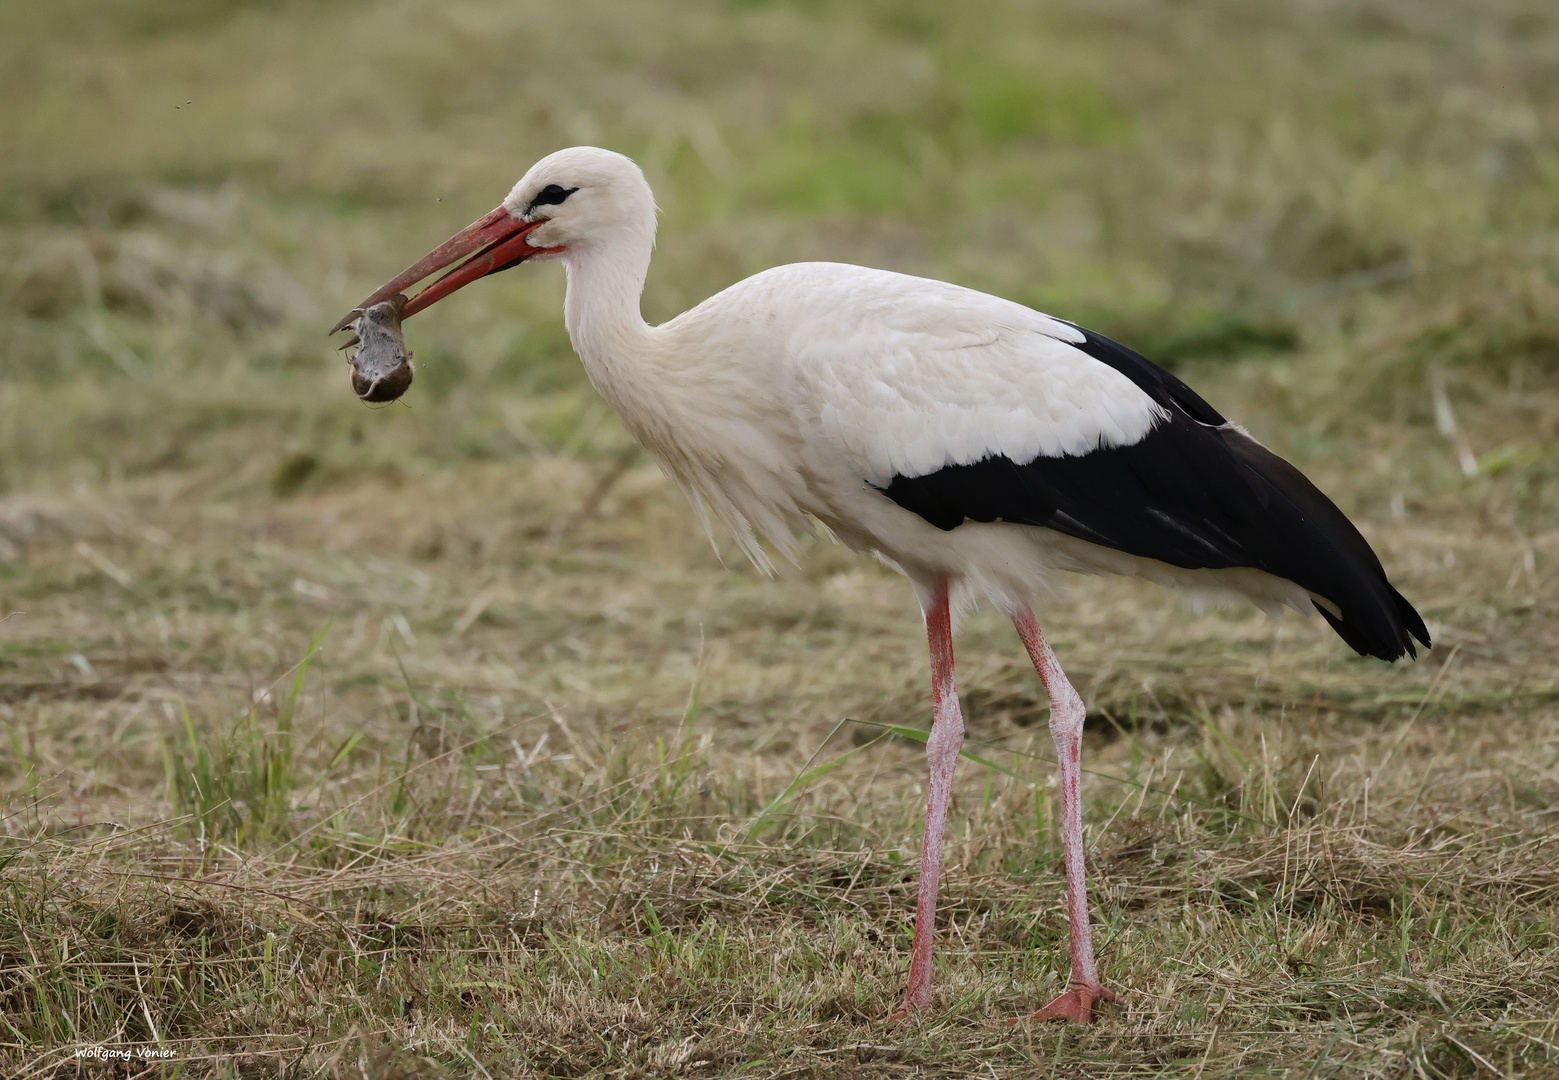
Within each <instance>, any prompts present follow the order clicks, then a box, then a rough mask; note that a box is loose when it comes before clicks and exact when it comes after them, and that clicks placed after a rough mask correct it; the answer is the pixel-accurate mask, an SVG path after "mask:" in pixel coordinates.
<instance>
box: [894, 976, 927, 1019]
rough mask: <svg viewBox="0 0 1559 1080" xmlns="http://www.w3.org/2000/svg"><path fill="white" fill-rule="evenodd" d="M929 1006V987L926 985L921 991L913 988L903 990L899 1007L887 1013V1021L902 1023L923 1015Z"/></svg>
mask: <svg viewBox="0 0 1559 1080" xmlns="http://www.w3.org/2000/svg"><path fill="white" fill-rule="evenodd" d="M930 1007H931V987H930V986H929V985H928V986H926V987H925V988H924V990H923V991H922V992H921V993H918V994H917V993H916V992H915V991H914V990H913V989H910V990H906V991H905V992H904V998H903V1000H902V1001H900V1002H899V1007H898V1008H897V1009H895V1010H894V1011H893V1012H892V1014H891V1015H889V1017H888V1020H887V1022H888V1023H890V1024H902V1023H905V1022H907V1021H910V1020H914V1019H916V1018H917V1017H919V1016H921V1015H923V1014H924V1013H925V1012H926V1010H928V1009H929V1008H930Z"/></svg>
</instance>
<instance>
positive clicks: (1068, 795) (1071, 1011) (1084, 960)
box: [1011, 606, 1115, 1024]
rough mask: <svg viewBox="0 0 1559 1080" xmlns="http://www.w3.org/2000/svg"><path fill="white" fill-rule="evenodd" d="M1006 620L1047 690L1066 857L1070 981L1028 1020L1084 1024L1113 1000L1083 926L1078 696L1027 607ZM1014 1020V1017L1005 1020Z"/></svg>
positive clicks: (1085, 906)
mask: <svg viewBox="0 0 1559 1080" xmlns="http://www.w3.org/2000/svg"><path fill="white" fill-rule="evenodd" d="M1012 625H1013V626H1015V627H1016V628H1017V631H1018V636H1019V637H1021V638H1022V639H1023V646H1024V648H1026V649H1028V654H1029V659H1030V660H1032V661H1034V670H1035V671H1037V672H1039V679H1040V681H1041V682H1043V683H1044V684H1045V692H1046V693H1047V694H1049V695H1050V734H1051V737H1052V738H1054V739H1055V743H1056V759H1057V761H1058V762H1059V764H1060V768H1059V770H1058V771H1059V772H1060V779H1061V848H1062V851H1063V852H1064V854H1065V860H1066V917H1067V922H1068V923H1070V924H1071V933H1070V936H1071V941H1072V980H1071V984H1070V985H1069V986H1068V987H1067V990H1066V993H1064V994H1062V995H1061V996H1060V997H1058V998H1056V999H1055V1000H1054V1001H1052V1002H1051V1003H1050V1004H1049V1005H1046V1006H1045V1007H1044V1008H1043V1009H1040V1010H1039V1011H1038V1012H1036V1013H1034V1015H1033V1016H1031V1017H1029V1018H1028V1019H1031V1020H1073V1021H1076V1022H1077V1023H1079V1024H1086V1023H1087V1022H1088V1020H1089V1016H1090V1013H1091V1012H1092V1010H1093V1004H1094V1001H1095V1000H1098V999H1103V1000H1105V1001H1114V1000H1115V995H1114V994H1112V993H1110V992H1109V991H1108V990H1106V989H1105V988H1104V987H1103V986H1102V985H1100V983H1099V969H1098V968H1097V967H1095V966H1094V960H1093V934H1092V933H1091V932H1090V931H1089V928H1088V883H1087V880H1086V877H1085V874H1086V871H1085V868H1084V865H1083V805H1082V796H1081V794H1080V792H1079V787H1080V784H1081V782H1082V749H1083V716H1084V709H1083V699H1082V698H1080V697H1078V696H1077V691H1076V690H1073V689H1072V684H1071V683H1069V682H1067V679H1066V675H1065V673H1063V672H1062V670H1061V665H1060V663H1058V662H1057V660H1056V654H1055V653H1053V652H1052V651H1051V650H1050V646H1049V644H1048V643H1046V641H1045V635H1044V634H1042V633H1041V632H1040V629H1039V623H1037V622H1035V621H1034V613H1033V612H1032V611H1030V610H1029V609H1028V607H1027V606H1024V607H1021V608H1019V609H1018V610H1017V611H1016V612H1014V613H1013V616H1012ZM1011 1022H1012V1023H1014V1024H1015V1023H1017V1020H1013V1021H1011Z"/></svg>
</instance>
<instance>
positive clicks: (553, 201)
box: [526, 184, 579, 213]
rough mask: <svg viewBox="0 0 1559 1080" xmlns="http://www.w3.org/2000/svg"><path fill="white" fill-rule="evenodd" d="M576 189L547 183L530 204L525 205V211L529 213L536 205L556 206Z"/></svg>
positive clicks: (576, 189)
mask: <svg viewBox="0 0 1559 1080" xmlns="http://www.w3.org/2000/svg"><path fill="white" fill-rule="evenodd" d="M578 190H579V189H578V188H577V187H571V188H565V187H559V186H558V185H557V184H548V185H547V186H546V187H544V188H542V189H541V191H539V192H538V193H537V194H536V197H535V198H534V199H532V200H531V201H530V206H528V207H526V212H527V213H529V212H530V211H532V210H534V209H536V207H538V206H556V205H557V204H558V203H560V202H562V201H563V200H564V199H566V198H568V197H569V196H570V195H572V194H573V193H574V192H576V191H578Z"/></svg>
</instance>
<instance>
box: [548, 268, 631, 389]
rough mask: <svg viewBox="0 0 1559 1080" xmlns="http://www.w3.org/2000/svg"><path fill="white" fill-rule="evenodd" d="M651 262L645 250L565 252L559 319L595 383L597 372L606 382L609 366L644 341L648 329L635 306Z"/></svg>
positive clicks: (616, 364) (625, 358) (628, 358)
mask: <svg viewBox="0 0 1559 1080" xmlns="http://www.w3.org/2000/svg"><path fill="white" fill-rule="evenodd" d="M614 256H615V257H614ZM649 265H650V253H649V251H648V250H645V251H642V252H639V251H624V250H619V251H611V250H605V251H603V250H600V249H595V250H588V251H580V252H573V251H570V252H568V253H567V254H565V255H564V256H563V266H564V269H565V270H566V271H567V274H568V293H567V296H566V297H565V298H564V301H563V322H564V325H565V326H567V328H568V337H569V340H570V341H571V342H572V343H573V345H574V351H575V352H577V353H578V354H579V358H580V359H581V360H583V361H584V363H585V368H586V370H587V371H588V372H589V373H590V376H591V378H592V380H594V381H596V382H597V385H598V386H599V385H600V378H599V376H606V377H607V379H608V380H610V379H611V376H612V374H613V369H616V368H618V367H619V366H620V365H621V364H622V363H623V362H624V361H631V359H632V358H633V357H634V356H635V354H637V353H638V352H640V351H642V350H643V349H644V348H645V347H646V346H647V345H648V341H649V335H650V327H649V324H648V323H646V322H645V321H644V316H643V314H642V313H641V312H640V310H639V298H640V296H641V295H642V294H643V292H644V278H645V276H646V275H647V274H648V273H649Z"/></svg>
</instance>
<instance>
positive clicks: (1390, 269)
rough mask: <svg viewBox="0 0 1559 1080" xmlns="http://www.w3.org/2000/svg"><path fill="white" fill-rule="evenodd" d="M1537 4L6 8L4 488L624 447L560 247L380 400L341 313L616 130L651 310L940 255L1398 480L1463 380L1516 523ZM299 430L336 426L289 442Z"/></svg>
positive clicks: (1483, 468)
mask: <svg viewBox="0 0 1559 1080" xmlns="http://www.w3.org/2000/svg"><path fill="white" fill-rule="evenodd" d="M1551 16H1552V12H1551V9H1550V8H1549V6H1548V5H1545V4H1542V3H1537V2H1532V3H1526V2H1522V0H1494V2H1476V3H1475V2H1471V0H1467V2H1461V0H1440V2H1436V3H1400V2H1396V0H1366V2H1362V3H1353V2H1349V3H1342V2H1338V3H1330V2H1326V0H1304V2H1299V0H1294V2H1288V0H1285V2H1281V3H1272V4H1262V5H1250V4H1241V3H1218V2H1196V3H1153V2H1146V0H1143V2H1133V0H1101V2H1090V3H1083V2H1076V3H1066V2H1061V3H1043V4H1041V3H977V4H972V5H959V6H958V7H957V8H954V7H951V6H949V5H945V4H934V3H919V2H915V0H909V2H891V3H890V2H883V3H873V2H869V0H868V2H856V3H843V2H841V3H828V2H826V0H806V2H796V3H778V2H775V3H767V2H759V0H751V2H748V0H728V2H722V3H703V2H695V3H678V4H663V5H658V4H653V3H591V2H584V3H570V4H567V5H561V4H552V5H544V4H529V3H498V2H493V3H481V2H467V0H453V2H449V3H440V4H417V3H405V4H398V3H394V2H385V3H377V2H376V3H368V2H344V0H342V2H333V3H302V2H298V3H293V2H288V0H155V2H153V0H108V2H97V0H93V2H87V0H82V2H76V0H57V2H53V3H49V4H17V5H7V6H6V9H5V10H4V12H0V50H3V57H0V80H3V84H0V85H3V94H4V98H5V102H6V108H5V110H4V115H3V116H0V147H3V150H4V153H3V161H0V250H3V256H0V258H3V267H4V269H3V277H0V362H3V364H4V367H3V370H0V374H3V379H4V384H3V390H0V393H3V394H4V395H5V396H4V399H3V407H0V484H3V485H4V486H5V488H6V489H7V490H12V491H15V490H26V489H36V488H39V487H41V486H46V485H52V486H55V487H58V486H60V485H66V486H68V485H69V484H70V483H73V482H75V481H77V480H82V481H86V482H89V483H97V482H102V481H107V480H110V479H112V478H116V477H123V478H125V479H130V478H135V477H142V476H145V475H147V474H148V473H151V472H157V471H161V470H169V469H189V468H192V467H199V466H209V465H213V464H216V463H218V462H220V463H221V464H222V465H223V467H224V471H226V472H227V473H228V476H227V481H228V483H229V485H230V486H231V490H233V491H234V492H235V493H236V492H237V491H239V490H240V489H242V490H246V491H247V490H256V489H260V488H264V487H265V486H266V485H267V484H270V485H271V487H272V488H276V487H281V488H288V489H291V488H295V487H296V488H299V489H303V488H307V487H308V486H309V485H324V484H328V483H330V482H331V478H332V477H341V476H343V475H348V474H351V473H353V472H355V471H357V470H360V469H363V468H365V467H388V466H391V465H394V466H395V467H398V468H401V469H407V470H411V471H417V470H424V469H436V468H447V467H454V466H458V465H459V464H461V463H463V462H467V461H471V460H478V459H481V460H492V459H504V458H509V457H513V456H516V455H525V454H529V453H532V452H533V451H534V446H533V445H532V444H531V438H530V437H529V436H526V435H523V434H521V435H517V434H516V432H517V431H519V430H520V427H519V425H520V424H521V422H522V421H523V424H524V427H525V429H526V430H528V431H529V432H530V434H531V436H533V437H534V439H535V440H538V441H539V442H540V443H541V444H542V445H545V446H548V447H552V448H556V447H558V446H560V445H562V444H564V443H567V442H569V441H570V440H573V441H574V442H576V443H579V445H577V446H575V447H574V449H575V450H576V451H584V452H588V451H589V449H590V448H591V447H592V446H593V445H594V443H595V442H598V441H599V442H609V441H611V439H612V438H613V436H612V435H609V434H608V433H607V431H606V430H600V431H596V432H594V433H593V434H592V435H590V436H589V437H586V438H584V439H581V438H580V428H579V424H580V417H581V415H582V414H583V413H586V412H589V411H590V410H591V409H593V404H592V401H593V399H591V398H590V396H589V394H588V393H587V392H586V391H585V389H584V387H583V379H582V376H581V373H580V371H579V368H578V365H577V363H576V362H575V361H574V360H573V358H572V356H571V353H570V350H569V347H568V343H567V340H566V337H565V336H564V334H563V332H562V329H561V319H560V316H559V295H560V290H561V273H560V272H559V271H558V270H557V268H555V267H553V268H550V269H540V270H537V269H535V268H526V269H524V270H521V271H518V272H513V273H510V274H509V275H507V276H506V277H504V278H500V279H495V280H493V281H490V282H487V283H485V284H484V285H483V287H482V288H480V289H473V290H468V292H467V293H465V294H463V295H462V296H461V297H459V298H458V300H456V301H455V302H453V303H451V304H445V305H441V306H440V307H439V309H438V310H436V311H434V312H433V313H431V314H429V315H426V316H423V317H422V318H420V319H418V320H417V322H416V323H415V324H414V325H415V329H414V331H413V348H414V349H416V351H417V355H418V359H419V360H420V361H421V363H420V365H419V374H418V382H417V393H416V395H415V397H414V398H413V399H412V402H411V404H412V405H413V407H412V408H411V409H409V410H408V409H400V408H398V409H396V410H392V411H390V412H389V413H387V414H386V415H384V416H372V415H369V414H367V413H365V412H364V411H363V409H362V408H361V407H360V406H358V405H357V403H356V402H355V401H353V400H352V399H351V398H350V397H348V396H346V395H345V394H343V393H342V392H341V389H342V385H344V378H345V376H344V375H343V373H342V367H343V365H342V364H340V363H339V362H337V358H335V357H334V356H333V355H332V353H331V351H330V349H329V348H328V347H327V346H326V343H325V341H324V339H323V337H322V336H321V333H322V330H323V329H325V328H328V326H329V325H330V324H332V323H333V322H334V321H335V319H336V318H337V317H338V315H339V313H340V312H341V311H344V310H346V309H347V308H348V307H349V306H350V305H351V304H352V303H354V302H356V300H358V299H360V298H361V296H362V295H363V294H365V292H366V290H367V288H369V287H371V286H372V285H374V284H377V283H378V282H380V281H382V280H383V279H385V278H386V277H387V276H388V275H389V274H390V273H393V272H394V271H396V270H398V269H400V268H401V267H402V266H403V265H405V264H406V263H408V262H409V261H410V260H411V259H412V258H414V257H415V256H416V255H418V254H420V253H421V252H422V251H423V250H425V249H426V248H427V247H428V246H429V245H430V244H431V243H433V242H436V241H437V240H438V239H441V238H442V237H444V236H445V235H447V234H448V233H449V232H451V231H452V230H453V229H455V228H458V227H460V226H461V225H463V224H465V223H466V222H467V221H469V220H471V219H473V218H474V217H476V216H477V215H478V214H480V213H482V212H484V211H485V210H487V209H489V208H491V207H492V206H493V205H495V204H496V203H497V201H498V200H499V198H501V197H502V195H503V194H505V193H506V192H507V190H508V188H509V186H510V185H511V184H512V183H513V181H514V180H515V179H516V178H518V176H519V175H520V174H521V173H522V172H523V171H524V170H525V169H526V168H527V167H528V166H529V164H530V163H531V162H532V161H533V160H535V159H536V158H537V157H539V156H541V155H542V154H545V153H547V152H549V151H551V150H553V149H556V148H558V147H561V146H567V145H571V144H576V143H596V144H600V145H603V146H609V147H612V148H614V149H617V150H620V151H622V152H624V153H627V154H629V155H631V156H632V157H634V158H635V159H636V160H638V161H639V162H640V163H641V164H642V165H643V166H644V168H645V170H646V172H647V174H648V175H649V178H650V180H651V183H652V184H653V186H654V188H655V190H656V193H657V197H658V200H659V203H660V206H661V208H662V211H663V213H662V220H661V243H660V248H659V251H658V254H657V257H656V260H655V263H654V270H653V271H652V274H651V277H650V282H649V286H648V289H647V293H646V297H645V303H644V307H645V311H646V315H647V317H649V318H650V319H651V320H652V321H658V320H660V319H663V318H665V317H668V316H669V315H671V314H674V313H676V312H678V311H680V310H682V309H683V308H685V307H688V306H691V305H692V304H694V303H696V302H697V301H698V300H700V299H702V298H703V297H705V296H707V295H709V294H710V293H712V292H714V291H717V290H718V289H720V288H722V287H723V286H725V285H727V284H729V283H731V282H732V281H734V280H736V279H738V278H740V277H742V276H745V275H747V274H750V273H752V272H754V271H756V270H760V269H762V268H764V267H767V266H771V265H774V264H776V263H780V262H787V261H797V260H805V259H818V258H823V259H833V260H840V261H851V262H861V263H866V264H869V265H874V266H883V267H890V268H893V269H896V270H902V271H907V272H911V273H919V274H926V275H932V276H937V277H944V278H948V279H951V280H954V281H957V282H960V283H962V284H966V285H970V286H973V287H976V288H980V289H985V290H989V291H992V292H995V293H998V294H1000V295H1002V296H1006V297H1010V298H1012V299H1015V300H1019V301H1021V302H1023V303H1027V304H1031V305H1034V306H1036V307H1039V308H1041V309H1042V310H1046V311H1050V312H1054V313H1056V314H1059V315H1063V316H1065V317H1067V318H1070V319H1073V320H1074V321H1078V322H1082V323H1084V324H1085V325H1089V326H1092V327H1095V328H1097V329H1099V330H1100V331H1102V332H1106V333H1110V334H1112V335H1115V336H1117V337H1119V338H1121V339H1123V340H1124V341H1126V342H1127V343H1128V344H1131V345H1133V346H1135V347H1136V348H1138V349H1139V350H1140V351H1143V352H1145V353H1147V354H1148V355H1149V356H1151V357H1153V358H1155V359H1158V360H1160V361H1162V362H1165V363H1167V364H1169V365H1171V366H1177V367H1179V368H1180V369H1182V370H1183V371H1184V372H1185V373H1186V374H1187V375H1189V376H1192V377H1194V379H1195V382H1196V385H1198V386H1199V387H1201V388H1202V389H1203V390H1204V391H1205V392H1206V393H1207V394H1208V395H1209V396H1210V397H1211V398H1212V399H1213V400H1214V401H1215V402H1218V403H1220V404H1222V405H1225V406H1228V405H1230V404H1231V403H1232V402H1233V401H1240V402H1241V403H1242V404H1243V396H1244V395H1246V394H1249V393H1251V390H1250V389H1249V388H1250V387H1251V386H1252V385H1256V384H1259V386H1260V387H1261V391H1260V394H1259V398H1260V400H1259V401H1257V402H1256V403H1254V408H1255V409H1256V410H1260V412H1259V414H1253V415H1249V419H1250V420H1251V421H1256V420H1262V421H1265V416H1266V414H1267V413H1268V412H1270V414H1271V418H1272V419H1271V423H1272V424H1273V425H1277V424H1280V423H1285V424H1292V425H1293V430H1292V431H1285V432H1284V433H1283V434H1282V435H1276V434H1274V432H1273V431H1268V432H1265V433H1264V434H1267V435H1270V436H1272V437H1273V438H1275V439H1276V440H1277V441H1278V442H1279V443H1282V444H1285V449H1288V450H1291V451H1294V452H1297V453H1299V454H1301V456H1304V455H1318V456H1319V457H1320V458H1322V459H1325V461H1326V462H1327V464H1326V465H1323V466H1322V467H1323V468H1324V467H1331V463H1332V462H1333V461H1335V463H1336V467H1338V468H1342V469H1346V470H1347V471H1348V472H1350V473H1352V474H1355V475H1354V480H1353V482H1354V484H1356V486H1357V496H1356V497H1357V498H1358V499H1360V500H1365V501H1367V502H1368V504H1369V506H1370V507H1371V508H1372V509H1373V508H1374V507H1377V506H1380V505H1387V504H1389V502H1390V500H1391V499H1392V497H1393V494H1397V495H1399V496H1400V497H1399V499H1398V504H1397V505H1399V506H1406V505H1407V504H1409V503H1417V502H1420V501H1422V500H1425V499H1431V500H1432V499H1433V498H1434V497H1435V496H1436V495H1438V494H1440V493H1442V492H1443V491H1444V490H1445V489H1446V486H1447V485H1450V486H1452V487H1455V486H1456V485H1458V484H1460V483H1462V482H1463V480H1464V479H1465V478H1463V477H1461V476H1460V473H1461V471H1462V470H1461V467H1460V465H1458V463H1457V457H1458V451H1457V450H1456V448H1455V447H1454V446H1452V447H1450V448H1449V449H1448V448H1447V447H1446V446H1445V445H1444V444H1443V439H1436V438H1434V437H1432V436H1431V437H1429V438H1426V439H1423V440H1422V441H1421V442H1420V443H1418V444H1416V448H1417V449H1418V450H1419V451H1420V452H1418V453H1414V454H1403V455H1398V456H1395V457H1393V458H1392V460H1391V462H1390V465H1389V466H1385V465H1383V464H1382V461H1383V459H1381V458H1379V457H1376V456H1373V454H1374V453H1376V452H1380V451H1383V450H1385V451H1387V452H1389V448H1390V447H1391V446H1395V445H1399V444H1401V442H1402V440H1405V439H1406V440H1412V439H1414V438H1416V437H1418V436H1420V435H1424V434H1428V433H1432V432H1434V431H1435V424H1436V415H1437V414H1436V411H1435V400H1436V398H1435V396H1434V394H1433V393H1432V385H1433V380H1434V379H1435V378H1438V379H1441V380H1442V381H1443V385H1444V388H1445V394H1444V399H1445V400H1446V401H1448V402H1449V403H1450V405H1451V408H1452V410H1453V411H1454V416H1455V420H1456V423H1457V425H1458V429H1459V430H1460V431H1463V432H1464V433H1465V435H1466V438H1467V440H1468V448H1469V449H1470V452H1471V454H1472V455H1473V457H1472V459H1471V460H1472V462H1473V463H1474V464H1475V465H1476V470H1475V471H1476V472H1477V474H1478V475H1479V476H1480V477H1485V478H1488V479H1490V480H1493V479H1499V478H1503V483H1504V484H1505V485H1506V486H1507V487H1508V489H1509V492H1510V498H1509V504H1508V513H1509V514H1513V515H1514V517H1513V518H1512V520H1511V525H1512V527H1519V528H1520V529H1521V530H1523V531H1524V532H1526V533H1528V534H1534V533H1537V532H1541V531H1542V530H1544V529H1545V528H1552V527H1553V524H1554V523H1553V521H1552V519H1551V518H1544V517H1543V516H1542V515H1543V510H1542V509H1541V508H1540V507H1541V506H1542V504H1543V503H1544V501H1545V500H1544V498H1543V488H1544V485H1545V484H1546V483H1549V482H1551V481H1550V479H1549V478H1550V477H1551V475H1552V463H1553V460H1554V459H1553V440H1554V437H1555V434H1554V428H1553V423H1554V413H1553V411H1552V408H1551V407H1549V406H1550V404H1551V399H1550V398H1548V397H1547V396H1546V395H1547V394H1548V393H1549V392H1550V391H1551V390H1552V377H1553V374H1554V364H1555V355H1556V349H1559V346H1556V345H1555V341H1556V339H1559V323H1556V320H1559V315H1556V313H1555V304H1554V302H1553V301H1554V293H1553V291H1552V290H1553V273H1554V259H1555V248H1554V232H1553V230H1554V226H1555V214H1556V199H1555V184H1556V181H1559V157H1556V148H1555V142H1554V139H1555V107H1556V99H1559V73H1556V68H1555V64H1554V50H1555V48H1556V47H1559V29H1556V27H1555V25H1554V22H1553V19H1552V17H1551ZM1436 371H1438V372H1439V374H1438V375H1435V374H1433V373H1434V372H1436ZM1231 383H1234V384H1238V385H1239V389H1237V390H1230V391H1228V392H1224V391H1222V390H1221V389H1220V388H1221V387H1223V386H1226V385H1228V384H1231ZM1231 395H1233V396H1232V397H1231ZM1246 412H1247V414H1251V412H1252V410H1251V409H1247V410H1246ZM1440 419H1441V421H1442V422H1441V425H1440V426H1441V427H1442V428H1443V427H1446V426H1447V424H1446V423H1445V422H1444V421H1445V419H1446V417H1445V410H1444V409H1441V412H1440ZM611 426H612V425H611V421H609V420H608V421H602V428H603V429H605V428H610V427H611ZM354 433H356V434H355V435H354ZM359 436H360V437H359ZM289 454H292V455H306V456H307V458H308V460H309V461H312V462H313V464H312V465H311V466H310V465H306V464H305V461H304V459H303V458H302V457H297V458H294V459H293V464H292V466H291V468H290V470H285V471H284V472H282V473H277V472H276V471H275V468H276V465H277V463H278V461H279V460H280V459H281V458H282V457H283V456H285V455H289ZM1448 459H1449V462H1450V465H1451V466H1452V467H1451V468H1450V469H1449V470H1448V471H1447V470H1446V469H1445V468H1444V466H1445V465H1446V462H1447V460H1448ZM1549 501H1551V500H1549ZM1362 505H1364V504H1363V503H1360V506H1362ZM1358 508H1359V507H1358V506H1355V507H1350V509H1358Z"/></svg>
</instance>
